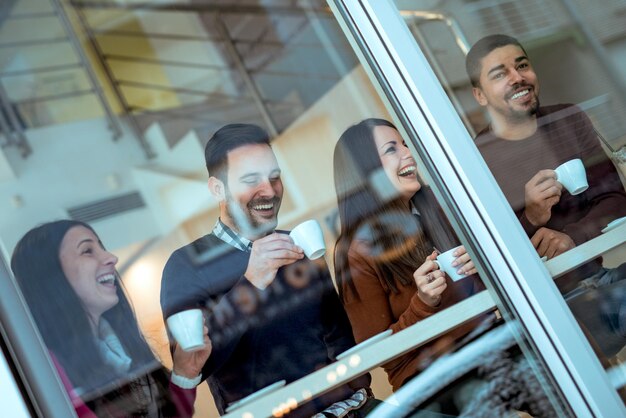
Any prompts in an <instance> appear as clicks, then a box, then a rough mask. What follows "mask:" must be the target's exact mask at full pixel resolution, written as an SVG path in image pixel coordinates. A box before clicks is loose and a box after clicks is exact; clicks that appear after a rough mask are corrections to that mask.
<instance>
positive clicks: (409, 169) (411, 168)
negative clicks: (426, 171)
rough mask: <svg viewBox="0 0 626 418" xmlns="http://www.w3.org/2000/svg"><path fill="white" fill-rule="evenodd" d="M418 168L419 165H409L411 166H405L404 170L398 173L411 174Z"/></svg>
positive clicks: (402, 174)
mask: <svg viewBox="0 0 626 418" xmlns="http://www.w3.org/2000/svg"><path fill="white" fill-rule="evenodd" d="M416 169H417V167H415V166H414V165H412V166H409V167H405V168H403V169H402V170H400V171H399V172H398V175H400V176H406V175H409V174H413V173H415V170H416Z"/></svg>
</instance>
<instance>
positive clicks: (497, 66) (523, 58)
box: [487, 55, 528, 75]
mask: <svg viewBox="0 0 626 418" xmlns="http://www.w3.org/2000/svg"><path fill="white" fill-rule="evenodd" d="M522 61H528V57H527V56H526V55H521V56H519V57H517V58H515V63H516V64H518V63H520V62H522ZM503 68H504V64H500V65H496V66H495V67H493V68H492V69H491V70H489V72H488V73H487V75H489V74H491V73H493V72H495V71H499V70H502V69H503Z"/></svg>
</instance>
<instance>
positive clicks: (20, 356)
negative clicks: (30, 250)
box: [0, 257, 76, 418]
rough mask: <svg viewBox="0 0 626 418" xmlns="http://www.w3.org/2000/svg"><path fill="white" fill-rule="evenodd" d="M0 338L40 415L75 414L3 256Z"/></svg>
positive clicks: (26, 396) (58, 417)
mask: <svg viewBox="0 0 626 418" xmlns="http://www.w3.org/2000/svg"><path fill="white" fill-rule="evenodd" d="M0 295H2V298H1V299H2V303H0V338H3V339H4V341H5V343H6V345H7V347H8V350H9V352H10V355H11V357H12V361H13V362H14V364H15V366H16V368H17V369H18V373H19V376H14V378H15V379H16V380H17V379H19V380H20V382H21V383H22V385H23V387H24V388H25V391H26V393H22V396H23V397H24V400H25V402H27V403H29V404H30V405H32V407H33V409H34V411H35V413H36V414H37V415H38V416H41V417H50V418H65V417H75V416H76V412H75V411H74V407H73V406H72V403H71V402H70V400H69V398H68V395H67V393H66V392H65V390H64V388H63V384H62V383H61V381H60V380H59V378H58V377H57V375H56V372H55V370H54V366H53V364H52V362H51V361H50V358H49V357H48V353H47V350H46V348H45V345H44V343H43V340H42V339H41V336H40V335H39V332H38V331H37V329H36V328H35V323H34V321H33V319H32V317H31V315H30V312H29V311H28V309H27V308H26V306H27V305H26V301H25V300H24V298H23V297H22V294H21V293H20V291H19V289H18V287H17V284H16V283H15V281H14V280H13V277H12V275H11V273H10V271H9V268H8V266H7V264H6V263H5V261H4V259H3V258H2V257H0Z"/></svg>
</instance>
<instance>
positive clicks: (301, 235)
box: [289, 219, 326, 260]
mask: <svg viewBox="0 0 626 418" xmlns="http://www.w3.org/2000/svg"><path fill="white" fill-rule="evenodd" d="M289 236H290V237H291V239H292V240H293V242H294V244H296V245H297V246H298V247H300V248H302V249H303V250H304V254H305V255H306V256H307V257H308V258H309V259H311V260H315V259H316V258H320V257H321V256H323V255H324V254H325V253H326V243H324V234H323V233H322V227H321V226H320V224H319V222H317V221H316V220H315V219H310V220H308V221H304V222H302V223H301V224H300V225H298V226H296V227H295V228H294V229H293V230H292V231H291V233H290V234H289Z"/></svg>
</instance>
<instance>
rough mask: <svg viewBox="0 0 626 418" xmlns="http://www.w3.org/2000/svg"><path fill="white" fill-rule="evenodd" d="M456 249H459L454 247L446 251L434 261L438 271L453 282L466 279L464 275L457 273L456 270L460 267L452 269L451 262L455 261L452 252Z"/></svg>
mask: <svg viewBox="0 0 626 418" xmlns="http://www.w3.org/2000/svg"><path fill="white" fill-rule="evenodd" d="M457 248H459V247H455V248H453V249H451V250H448V251H446V252H445V253H441V254H439V255H438V256H437V259H436V260H435V263H436V264H437V266H438V267H439V269H440V270H443V271H445V273H446V274H447V275H448V276H449V277H450V279H452V281H453V282H456V281H457V280H461V279H463V278H465V277H467V275H466V274H459V273H457V270H458V269H459V267H460V266H456V267H452V262H453V261H454V260H455V259H456V256H455V255H454V251H455V250H456V249H457Z"/></svg>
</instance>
